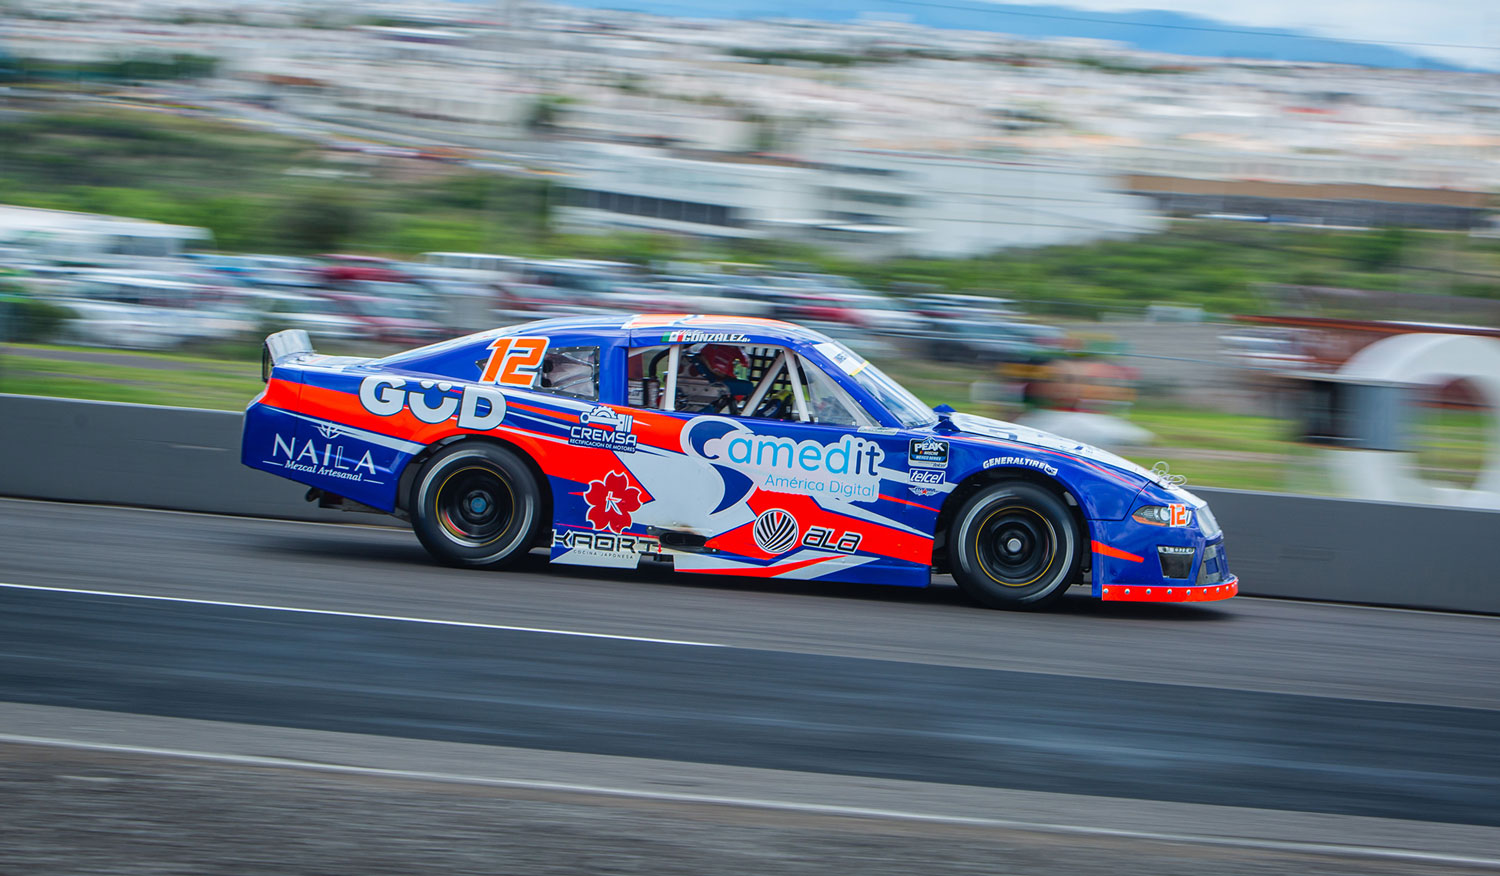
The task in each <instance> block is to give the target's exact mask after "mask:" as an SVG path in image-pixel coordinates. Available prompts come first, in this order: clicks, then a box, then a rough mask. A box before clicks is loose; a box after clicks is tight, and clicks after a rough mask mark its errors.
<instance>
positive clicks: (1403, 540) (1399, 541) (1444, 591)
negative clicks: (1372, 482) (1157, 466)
mask: <svg viewBox="0 0 1500 876" xmlns="http://www.w3.org/2000/svg"><path fill="white" fill-rule="evenodd" d="M1190 489H1192V490H1193V492H1195V493H1197V494H1198V495H1200V496H1202V497H1203V498H1204V499H1207V500H1208V502H1209V504H1210V505H1211V506H1212V507H1213V510H1214V516H1215V517H1217V518H1218V520H1219V523H1220V524H1221V525H1223V527H1224V539H1225V550H1226V551H1227V552H1228V554H1229V568H1230V569H1231V570H1233V571H1234V573H1235V574H1236V575H1238V576H1239V577H1240V591H1241V592H1242V593H1248V594H1252V595H1256V596H1286V597H1293V598H1298V599H1325V600H1329V601H1331V602H1358V603H1364V604H1368V605H1399V606H1409V607H1414V608H1434V609H1445V610H1449V611H1474V612H1484V613H1487V614H1500V581H1496V580H1495V578H1494V565H1495V560H1494V559H1493V558H1492V557H1490V556H1489V555H1488V554H1487V553H1486V551H1487V550H1488V549H1489V548H1490V547H1491V546H1493V545H1495V544H1496V543H1497V540H1500V511H1472V510H1468V509H1462V508H1439V507H1434V506H1430V505H1402V504H1397V503H1393V502H1365V501H1359V500H1354V499H1323V498H1316V497H1311V496H1293V495H1286V494H1283V493H1252V492H1246V491H1242V490H1213V489H1207V488H1194V487H1191V485H1190Z"/></svg>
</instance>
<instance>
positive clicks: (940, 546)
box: [932, 466, 1093, 572]
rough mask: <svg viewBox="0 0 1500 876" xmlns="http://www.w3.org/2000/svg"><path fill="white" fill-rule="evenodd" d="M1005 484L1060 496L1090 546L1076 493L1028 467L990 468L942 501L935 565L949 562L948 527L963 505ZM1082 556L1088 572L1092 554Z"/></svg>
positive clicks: (1086, 552) (934, 547) (966, 480)
mask: <svg viewBox="0 0 1500 876" xmlns="http://www.w3.org/2000/svg"><path fill="white" fill-rule="evenodd" d="M1003 481H1021V482H1024V483H1028V484H1035V485H1037V486H1039V487H1041V488H1043V489H1045V490H1048V491H1049V492H1051V493H1052V494H1053V495H1055V496H1057V497H1058V498H1059V499H1061V500H1062V501H1063V504H1065V505H1067V506H1068V511H1069V513H1071V514H1072V515H1073V522H1074V523H1075V524H1076V525H1077V526H1078V533H1079V535H1080V536H1081V538H1082V541H1084V542H1085V543H1087V542H1088V541H1089V540H1090V538H1091V533H1090V531H1089V522H1088V518H1086V517H1085V516H1084V514H1083V503H1081V502H1079V501H1078V497H1077V496H1075V495H1073V491H1072V490H1069V489H1068V488H1067V487H1065V486H1063V485H1062V483H1061V482H1059V481H1057V480H1055V479H1053V478H1050V477H1048V476H1047V475H1045V474H1042V473H1041V472H1039V471H1034V470H1032V469H1027V468H1019V467H1010V466H1002V467H997V468H987V469H984V470H983V471H977V472H975V473H973V474H971V475H969V476H968V477H966V478H964V479H963V480H961V481H959V482H958V485H957V486H955V487H954V488H953V491H952V492H951V493H949V494H948V498H947V499H945V500H943V504H942V507H941V508H939V509H938V516H937V523H936V524H935V525H934V527H933V531H932V534H933V539H932V559H933V564H934V565H938V564H940V563H941V564H946V563H947V551H946V547H947V541H948V527H949V526H950V525H952V523H953V518H954V517H955V516H956V515H957V514H958V511H959V509H960V508H962V507H963V506H964V503H965V502H967V501H968V500H969V497H970V496H972V495H974V494H975V493H977V492H979V491H980V490H982V489H984V488H985V487H988V486H989V485H990V484H998V483H1001V482H1003ZM1085 547H1086V544H1085ZM1080 553H1081V554H1082V557H1083V562H1082V566H1081V568H1082V570H1083V571H1085V572H1087V571H1089V569H1090V567H1091V566H1092V565H1093V551H1092V550H1087V549H1085V550H1082V551H1080Z"/></svg>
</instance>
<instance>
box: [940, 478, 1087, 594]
mask: <svg viewBox="0 0 1500 876" xmlns="http://www.w3.org/2000/svg"><path fill="white" fill-rule="evenodd" d="M1081 542H1082V540H1081V538H1080V537H1079V533H1078V525H1077V523H1076V522H1075V521H1074V518H1073V515H1072V513H1071V512H1070V511H1069V510H1068V506H1067V505H1066V504H1065V503H1064V502H1063V500H1062V499H1061V498H1059V497H1058V496H1057V494H1055V493H1053V492H1052V491H1050V490H1047V489H1045V488H1043V487H1040V486H1037V485H1035V484H1031V483H1027V482H1025V481H1002V482H1000V483H997V484H992V485H990V486H988V487H985V488H984V489H982V490H980V491H979V492H978V493H975V494H974V495H973V496H972V497H970V498H969V500H968V501H967V502H965V503H964V504H963V506H962V507H961V508H960V509H959V511H958V514H957V515H955V516H954V518H953V523H952V525H951V527H950V528H949V530H948V568H949V569H950V570H951V571H952V573H953V578H954V580H956V581H957V582H958V586H959V587H960V588H961V589H962V590H963V591H964V593H965V594H967V595H968V596H969V598H971V599H973V600H974V601H975V602H978V603H979V604H981V605H985V606H988V607H990V608H1044V607H1046V606H1049V605H1052V604H1054V603H1056V602H1057V601H1058V600H1060V599H1062V597H1063V595H1064V594H1066V593H1067V592H1068V588H1069V587H1070V586H1072V584H1073V582H1074V581H1076V580H1077V578H1078V569H1079V564H1080V562H1081V560H1082V557H1083V548H1082V543H1081Z"/></svg>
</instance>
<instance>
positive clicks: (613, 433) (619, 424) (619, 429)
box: [568, 405, 639, 453]
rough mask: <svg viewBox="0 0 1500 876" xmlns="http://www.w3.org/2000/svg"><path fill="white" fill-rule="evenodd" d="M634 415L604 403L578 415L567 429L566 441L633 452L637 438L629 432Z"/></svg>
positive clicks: (577, 444)
mask: <svg viewBox="0 0 1500 876" xmlns="http://www.w3.org/2000/svg"><path fill="white" fill-rule="evenodd" d="M634 423H635V417H633V416H631V415H630V414H625V413H621V412H619V411H616V410H614V409H613V408H607V407H605V406H604V405H597V406H595V407H594V409H593V410H588V411H584V412H583V413H581V414H579V415H578V425H576V426H574V427H573V428H571V429H569V430H568V443H569V444H572V445H575V446H577V447H602V448H604V449H605V450H615V451H619V452H620V453H634V452H635V448H636V445H637V444H638V443H639V439H638V438H636V436H635V435H633V434H631V427H632V426H633V425H634Z"/></svg>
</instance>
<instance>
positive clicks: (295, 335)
mask: <svg viewBox="0 0 1500 876" xmlns="http://www.w3.org/2000/svg"><path fill="white" fill-rule="evenodd" d="M312 351H313V347H312V339H310V338H309V337H308V336H307V332H306V331H304V330H302V329H287V330H286V331H282V332H276V333H275V334H271V335H266V342H265V344H263V345H262V346H261V348H260V380H261V382H262V383H270V382H271V369H272V367H274V366H276V365H278V364H280V363H282V362H285V361H286V360H287V359H290V358H291V357H293V356H297V355H301V354H302V353H311V352H312Z"/></svg>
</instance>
